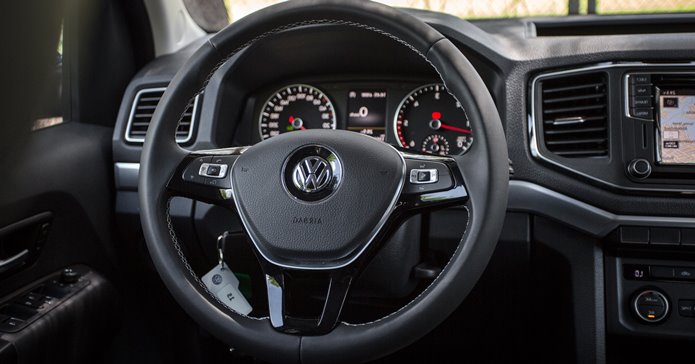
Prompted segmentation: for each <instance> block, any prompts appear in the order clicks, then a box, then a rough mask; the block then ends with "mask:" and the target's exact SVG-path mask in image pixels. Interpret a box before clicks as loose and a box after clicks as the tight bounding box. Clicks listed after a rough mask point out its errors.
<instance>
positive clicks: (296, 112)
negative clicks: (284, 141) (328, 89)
mask: <svg viewBox="0 0 695 364" xmlns="http://www.w3.org/2000/svg"><path fill="white" fill-rule="evenodd" d="M335 127H336V117H335V108H334V107H333V103H332V102H331V100H330V99H329V98H328V97H327V96H326V95H325V94H324V93H323V92H322V91H321V90H319V89H317V88H316V87H314V86H310V85H304V84H296V85H289V86H285V87H283V88H281V89H279V90H277V91H275V92H274V93H273V96H271V97H270V98H269V99H268V100H267V101H266V102H265V104H264V105H263V108H262V109H261V114H260V116H259V120H258V129H259V134H260V135H261V138H263V139H267V138H270V137H273V136H276V135H280V134H282V133H286V132H289V131H294V130H306V129H335Z"/></svg>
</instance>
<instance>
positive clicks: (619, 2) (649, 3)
mask: <svg viewBox="0 0 695 364" xmlns="http://www.w3.org/2000/svg"><path fill="white" fill-rule="evenodd" d="M378 1H379V2H381V3H384V4H387V5H391V6H396V7H406V8H415V9H424V10H433V11H438V12H442V13H447V14H451V15H454V16H457V17H460V18H465V19H486V18H488V19H489V18H516V17H528V16H567V15H582V14H603V15H607V14H653V13H674V12H678V13H680V12H693V11H695V0H378ZM278 2H281V0H224V3H225V6H226V8H227V13H228V15H229V20H230V21H234V20H238V19H239V18H241V17H244V16H246V15H248V14H250V13H252V12H254V11H256V10H258V9H261V8H264V7H266V6H268V5H272V4H275V3H278Z"/></svg>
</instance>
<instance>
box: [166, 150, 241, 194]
mask: <svg viewBox="0 0 695 364" xmlns="http://www.w3.org/2000/svg"><path fill="white" fill-rule="evenodd" d="M246 149H247V147H236V148H223V149H210V150H201V151H194V152H190V153H188V154H186V155H185V156H184V157H183V159H182V160H181V162H180V163H179V165H178V167H177V168H176V172H174V174H173V175H172V176H171V178H170V179H169V182H168V183H167V186H166V188H167V190H168V191H169V193H171V194H172V195H174V196H182V197H188V198H192V199H194V200H199V201H203V202H207V203H211V204H215V205H220V206H226V207H233V206H234V193H233V190H232V178H231V173H232V166H233V165H234V162H236V159H237V158H238V157H239V156H240V155H241V154H242V153H243V152H244V151H245V150H246Z"/></svg>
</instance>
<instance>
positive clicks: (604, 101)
mask: <svg viewBox="0 0 695 364" xmlns="http://www.w3.org/2000/svg"><path fill="white" fill-rule="evenodd" d="M540 85H541V89H540V96H541V102H540V111H541V113H540V114H541V116H542V122H543V125H542V127H543V140H544V142H545V147H546V148H547V149H548V151H550V152H552V153H554V154H556V155H559V156H562V157H566V158H583V157H600V156H605V155H607V154H608V96H607V95H608V92H607V89H608V87H607V84H606V74H605V73H603V72H599V73H587V74H580V75H571V76H558V77H554V78H549V79H544V80H543V81H542V82H541V84H540Z"/></svg>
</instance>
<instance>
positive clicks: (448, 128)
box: [439, 123, 473, 134]
mask: <svg viewBox="0 0 695 364" xmlns="http://www.w3.org/2000/svg"><path fill="white" fill-rule="evenodd" d="M439 127H440V128H442V129H445V130H451V131H457V132H459V133H464V134H473V132H471V131H470V130H468V129H461V128H457V127H455V126H451V125H446V124H444V123H441V124H440V125H439Z"/></svg>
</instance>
